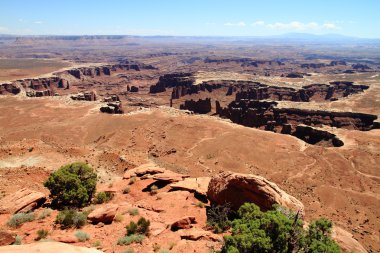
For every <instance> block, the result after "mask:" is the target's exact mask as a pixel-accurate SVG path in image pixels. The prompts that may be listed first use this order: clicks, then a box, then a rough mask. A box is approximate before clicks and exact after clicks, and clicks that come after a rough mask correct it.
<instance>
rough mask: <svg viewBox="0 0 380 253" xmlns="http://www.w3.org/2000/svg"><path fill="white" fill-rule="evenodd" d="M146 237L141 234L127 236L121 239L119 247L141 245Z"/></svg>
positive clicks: (118, 242) (118, 243)
mask: <svg viewBox="0 0 380 253" xmlns="http://www.w3.org/2000/svg"><path fill="white" fill-rule="evenodd" d="M144 238H145V236H143V235H140V234H133V235H127V236H124V237H122V238H119V240H118V241H117V245H129V244H132V243H141V242H142V241H143V240H144Z"/></svg>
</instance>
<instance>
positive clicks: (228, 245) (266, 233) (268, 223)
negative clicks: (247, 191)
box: [222, 203, 340, 253]
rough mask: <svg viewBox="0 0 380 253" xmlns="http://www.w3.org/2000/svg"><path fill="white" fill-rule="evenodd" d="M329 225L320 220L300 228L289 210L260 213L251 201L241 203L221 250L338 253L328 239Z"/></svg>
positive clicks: (298, 220) (299, 224)
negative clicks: (304, 228)
mask: <svg viewBox="0 0 380 253" xmlns="http://www.w3.org/2000/svg"><path fill="white" fill-rule="evenodd" d="M331 226H332V224H331V222H330V221H327V220H325V219H321V220H318V221H315V222H312V223H311V225H310V227H309V229H308V230H307V231H304V230H303V228H302V221H301V220H300V219H298V215H296V214H294V213H292V212H283V209H274V210H270V211H267V212H262V211H260V208H259V207H258V206H256V205H255V204H252V203H245V204H244V205H242V206H241V207H240V208H239V211H238V218H236V219H235V220H233V221H232V234H231V235H230V236H225V237H224V240H225V244H224V246H223V249H222V252H223V253H226V252H228V253H238V252H268V253H269V252H276V253H277V252H278V253H287V252H302V253H317V252H325V253H338V252H340V249H339V247H338V246H337V244H336V243H335V242H334V241H332V239H331V238H330V232H331Z"/></svg>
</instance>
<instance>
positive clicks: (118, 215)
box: [113, 213, 124, 222]
mask: <svg viewBox="0 0 380 253" xmlns="http://www.w3.org/2000/svg"><path fill="white" fill-rule="evenodd" d="M123 219H124V216H123V215H122V214H120V213H118V214H116V215H115V218H114V219H113V220H114V221H115V222H122V221H123Z"/></svg>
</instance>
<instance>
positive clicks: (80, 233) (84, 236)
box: [74, 230, 90, 242]
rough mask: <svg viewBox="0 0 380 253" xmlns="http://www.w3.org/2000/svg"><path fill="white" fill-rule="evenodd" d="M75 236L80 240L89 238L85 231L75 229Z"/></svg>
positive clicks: (83, 240)
mask: <svg viewBox="0 0 380 253" xmlns="http://www.w3.org/2000/svg"><path fill="white" fill-rule="evenodd" d="M74 235H75V237H76V238H78V240H79V241H80V242H85V241H88V240H89V239H90V235H89V234H87V233H86V232H84V231H80V230H79V231H77V232H76V233H75V234H74Z"/></svg>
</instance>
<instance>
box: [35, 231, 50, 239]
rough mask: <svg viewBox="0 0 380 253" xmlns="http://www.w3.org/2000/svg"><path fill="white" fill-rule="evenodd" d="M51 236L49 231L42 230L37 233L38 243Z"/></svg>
mask: <svg viewBox="0 0 380 253" xmlns="http://www.w3.org/2000/svg"><path fill="white" fill-rule="evenodd" d="M48 234H49V231H47V230H46V229H40V230H38V231H37V238H36V239H37V241H39V240H41V239H45V238H46V237H47V236H48Z"/></svg>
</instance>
